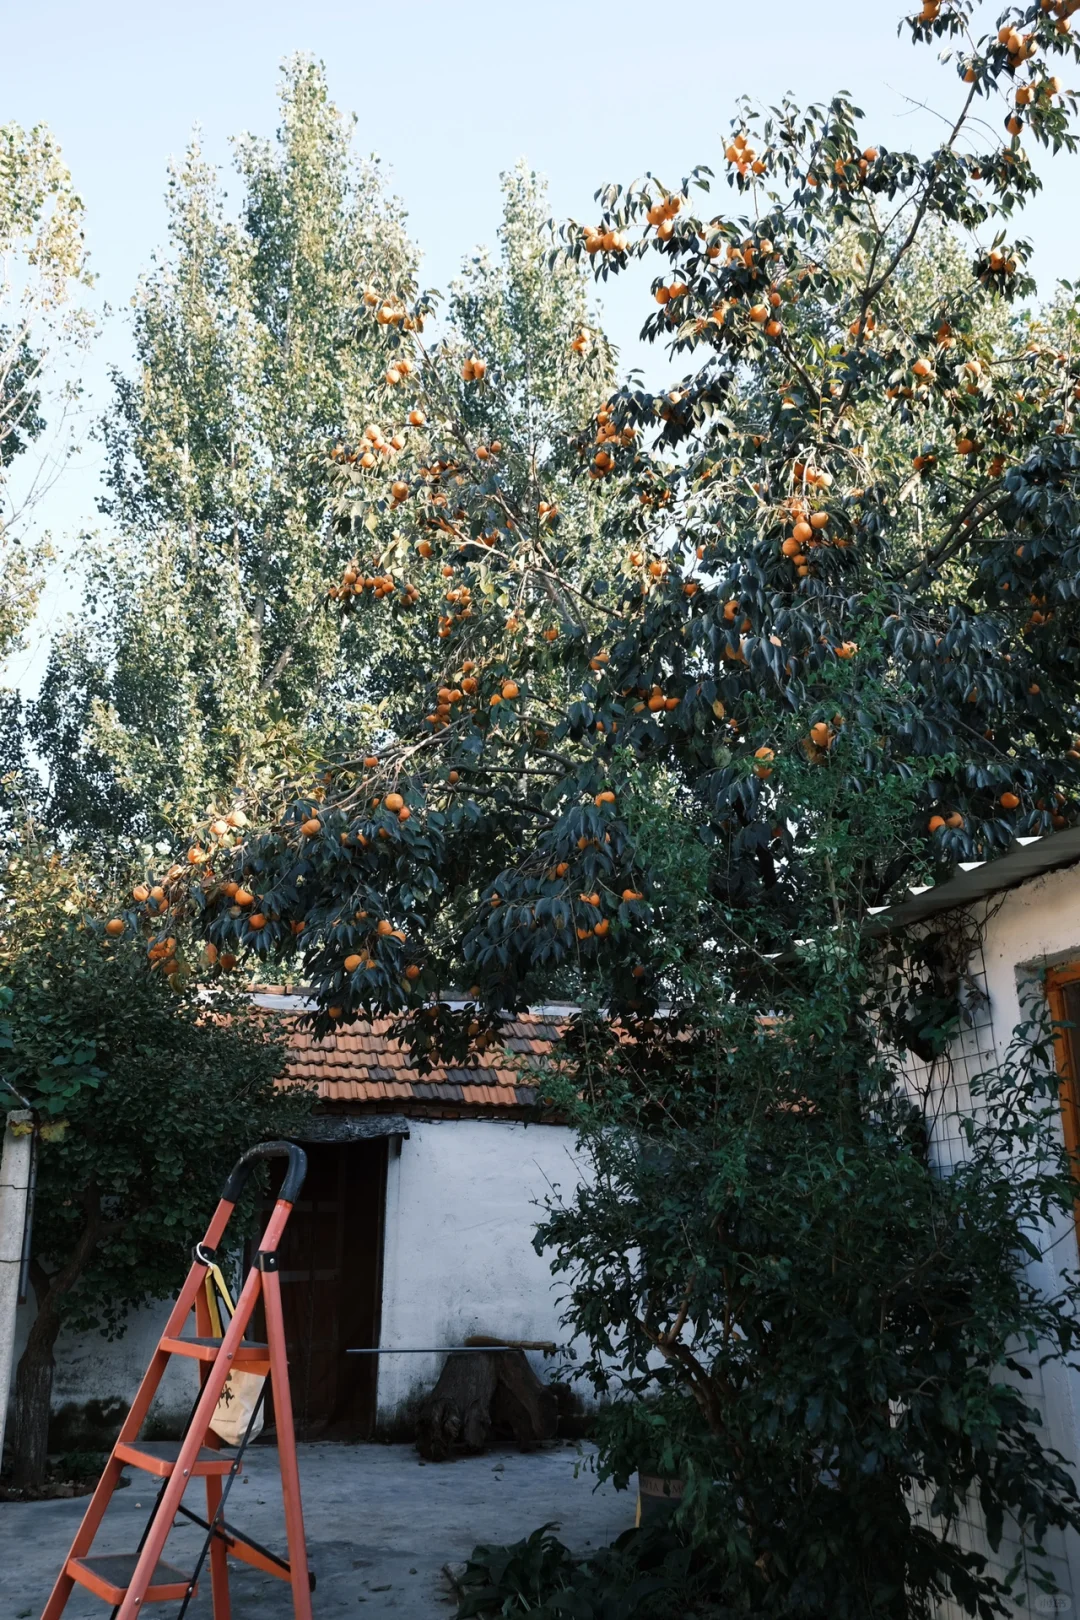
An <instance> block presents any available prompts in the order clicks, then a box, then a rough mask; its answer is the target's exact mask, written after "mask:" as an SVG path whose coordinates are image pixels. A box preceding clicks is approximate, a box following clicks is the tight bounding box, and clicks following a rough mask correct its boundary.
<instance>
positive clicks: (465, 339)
mask: <svg viewBox="0 0 1080 1620" xmlns="http://www.w3.org/2000/svg"><path fill="white" fill-rule="evenodd" d="M502 188H503V222H502V225H501V227H500V230H499V244H500V247H501V250H502V251H501V253H500V255H499V257H498V258H497V259H493V258H492V257H491V256H490V255H489V254H487V253H478V254H477V255H476V256H475V257H474V258H473V259H472V260H470V262H469V263H468V264H467V265H466V266H465V269H464V273H463V275H462V277H461V279H460V280H459V281H457V282H456V283H455V284H454V286H453V287H452V288H451V297H450V321H451V325H452V328H453V333H454V337H455V339H456V340H457V342H458V344H459V346H460V348H461V350H462V351H463V352H467V353H475V354H479V355H481V356H483V358H484V359H485V360H486V361H487V362H488V364H489V365H490V366H492V367H494V368H495V369H496V370H497V371H498V374H499V378H500V384H501V386H500V397H499V401H498V408H499V415H500V421H499V423H498V426H499V427H500V429H502V430H503V432H504V435H505V436H506V438H507V439H508V443H509V446H510V447H511V449H512V452H513V453H515V454H518V455H521V456H523V457H525V458H527V459H528V461H529V462H530V464H531V465H532V467H533V468H534V469H535V472H536V474H539V472H540V470H541V469H542V467H543V465H544V462H545V460H546V459H547V458H549V457H550V456H551V455H552V453H553V450H554V447H555V445H556V443H557V442H558V441H560V440H561V439H562V438H563V437H564V436H565V434H566V433H567V431H568V429H569V430H572V429H573V428H574V427H578V426H582V425H584V423H585V422H586V421H587V420H588V418H589V416H590V415H591V414H592V413H593V412H594V411H595V410H596V408H597V407H598V406H599V405H600V404H601V403H602V402H603V400H604V399H606V397H607V395H608V393H609V392H610V390H611V388H612V386H613V384H614V367H613V355H612V351H611V347H610V345H609V343H608V341H607V339H606V338H605V336H604V333H603V332H602V330H601V329H600V324H599V317H598V315H597V313H596V312H595V310H592V309H590V307H589V301H588V280H587V278H586V277H585V276H583V275H582V273H581V268H580V266H578V265H577V264H575V263H574V262H573V261H572V260H570V259H567V258H566V257H565V256H563V255H560V256H559V257H558V258H556V259H554V260H553V259H552V246H553V241H552V237H551V234H550V232H549V230H548V229H547V218H548V207H547V189H546V187H545V185H544V183H543V181H541V180H540V179H538V177H537V176H536V175H535V174H534V173H532V172H531V171H530V170H529V169H528V168H527V167H526V166H525V164H523V163H519V164H518V165H517V167H516V168H514V169H511V170H510V171H509V172H508V173H506V174H504V175H503V177H502ZM579 333H581V334H583V335H584V336H585V338H586V339H587V343H586V347H585V349H584V350H583V351H582V352H581V353H580V354H579V353H577V352H575V351H574V350H573V349H572V348H571V347H570V345H571V342H572V341H573V339H574V338H575V337H577V335H578V334H579ZM539 493H540V494H541V495H543V494H546V493H548V492H547V491H546V490H544V489H543V488H541V489H540V490H539Z"/></svg>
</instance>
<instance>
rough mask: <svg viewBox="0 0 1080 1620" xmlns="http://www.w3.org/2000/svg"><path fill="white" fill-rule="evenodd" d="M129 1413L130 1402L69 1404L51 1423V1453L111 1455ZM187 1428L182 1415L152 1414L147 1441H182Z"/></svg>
mask: <svg viewBox="0 0 1080 1620" xmlns="http://www.w3.org/2000/svg"><path fill="white" fill-rule="evenodd" d="M127 1413H128V1402H127V1401H120V1400H108V1401H66V1402H65V1403H64V1405H63V1406H59V1407H57V1408H56V1410H55V1411H54V1412H53V1414H52V1417H51V1419H50V1420H49V1450H50V1451H51V1452H57V1451H111V1450H112V1447H113V1444H114V1442H115V1440H116V1437H117V1435H118V1434H119V1433H120V1425H121V1424H122V1423H123V1421H124V1419H125V1418H126V1417H127ZM183 1427H184V1419H183V1416H182V1415H180V1414H178V1413H170V1412H154V1411H153V1410H151V1412H150V1414H149V1416H148V1418H147V1420H146V1422H145V1424H144V1425H143V1439H144V1440H178V1439H179V1438H180V1435H181V1434H182V1432H183Z"/></svg>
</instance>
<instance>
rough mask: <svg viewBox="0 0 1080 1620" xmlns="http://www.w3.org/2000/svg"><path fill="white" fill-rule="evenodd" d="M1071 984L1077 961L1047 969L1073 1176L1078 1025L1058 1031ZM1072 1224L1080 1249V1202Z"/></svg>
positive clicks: (1077, 977)
mask: <svg viewBox="0 0 1080 1620" xmlns="http://www.w3.org/2000/svg"><path fill="white" fill-rule="evenodd" d="M1073 984H1080V960H1077V961H1075V962H1066V963H1063V964H1062V965H1061V966H1060V967H1055V968H1050V970H1049V971H1048V973H1047V975H1046V1000H1047V1003H1048V1005H1049V1008H1050V1016H1051V1018H1052V1019H1053V1021H1054V1025H1055V1028H1054V1050H1055V1053H1056V1055H1057V1071H1058V1074H1059V1075H1060V1076H1061V1093H1060V1095H1061V1125H1062V1130H1063V1132H1064V1136H1065V1148H1066V1151H1067V1152H1068V1154H1069V1157H1070V1158H1071V1159H1072V1162H1073V1166H1074V1169H1075V1171H1076V1173H1077V1174H1080V1072H1078V1069H1080V1023H1077V1024H1076V1027H1074V1028H1073V1029H1071V1030H1066V1029H1062V1028H1061V1025H1063V1024H1067V1023H1068V1022H1069V1021H1070V1020H1069V1015H1068V1012H1067V1010H1066V1005H1065V990H1066V987H1067V986H1068V985H1073ZM1073 1223H1074V1225H1075V1227H1076V1239H1077V1245H1078V1247H1080V1201H1078V1202H1077V1203H1076V1204H1074V1206H1073Z"/></svg>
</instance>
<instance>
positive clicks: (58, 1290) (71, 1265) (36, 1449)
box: [11, 1184, 101, 1490]
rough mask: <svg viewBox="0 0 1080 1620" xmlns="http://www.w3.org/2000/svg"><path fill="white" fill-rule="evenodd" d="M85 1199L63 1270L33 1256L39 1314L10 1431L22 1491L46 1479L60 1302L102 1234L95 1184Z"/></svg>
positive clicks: (18, 1377) (23, 1359) (19, 1376)
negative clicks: (50, 1271)
mask: <svg viewBox="0 0 1080 1620" xmlns="http://www.w3.org/2000/svg"><path fill="white" fill-rule="evenodd" d="M84 1204H85V1208H86V1225H85V1226H84V1227H83V1229H82V1231H81V1232H80V1233H79V1237H78V1241H77V1242H76V1244H75V1247H74V1248H73V1249H72V1251H71V1254H70V1255H69V1256H68V1258H67V1260H66V1261H65V1262H64V1264H63V1265H62V1266H61V1267H60V1270H59V1271H57V1272H54V1273H53V1275H52V1276H51V1277H50V1276H49V1275H48V1274H47V1273H46V1272H45V1271H44V1269H43V1268H42V1266H41V1265H40V1263H39V1262H38V1261H36V1260H32V1261H31V1264H30V1275H31V1278H32V1279H33V1284H34V1295H35V1297H36V1299H37V1315H36V1316H35V1318H34V1321H33V1325H32V1326H31V1328H30V1332H29V1335H28V1336H27V1340H26V1349H25V1350H24V1351H23V1353H22V1355H21V1356H20V1358H19V1366H18V1370H17V1371H16V1374H15V1420H14V1423H13V1425H12V1436H11V1443H12V1449H13V1451H14V1454H15V1475H14V1478H15V1484H16V1485H17V1486H19V1487H20V1488H21V1489H23V1490H33V1489H35V1488H36V1487H37V1486H39V1485H40V1484H41V1483H42V1482H43V1480H44V1478H45V1469H46V1467H47V1463H48V1450H49V1417H50V1414H51V1410H52V1385H53V1371H54V1369H55V1367H56V1363H55V1361H54V1359H53V1349H54V1347H55V1345H56V1340H57V1336H58V1335H59V1332H60V1301H61V1300H62V1299H63V1297H64V1295H65V1294H66V1293H67V1292H68V1290H69V1289H70V1288H71V1287H72V1286H73V1285H74V1284H75V1283H76V1282H78V1280H79V1278H80V1277H81V1276H82V1274H83V1271H84V1270H85V1268H86V1264H87V1262H88V1260H89V1259H90V1256H91V1255H92V1254H93V1252H94V1250H95V1249H96V1248H97V1244H98V1239H99V1237H100V1235H101V1211H100V1206H99V1204H98V1194H97V1188H96V1187H95V1186H94V1185H93V1184H91V1186H90V1187H89V1188H88V1189H87V1192H86V1197H85V1200H84Z"/></svg>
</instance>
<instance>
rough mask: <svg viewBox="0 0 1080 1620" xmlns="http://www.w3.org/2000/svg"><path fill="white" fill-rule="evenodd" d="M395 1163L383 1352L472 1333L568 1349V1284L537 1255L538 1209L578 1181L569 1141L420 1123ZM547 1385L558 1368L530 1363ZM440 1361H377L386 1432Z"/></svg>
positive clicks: (462, 1124) (556, 1130) (471, 1125)
mask: <svg viewBox="0 0 1080 1620" xmlns="http://www.w3.org/2000/svg"><path fill="white" fill-rule="evenodd" d="M410 1128H411V1135H410V1137H409V1139H408V1140H407V1141H406V1142H403V1143H402V1149H401V1153H400V1155H399V1156H394V1155H391V1158H390V1164H389V1175H388V1178H387V1188H386V1233H385V1245H384V1253H383V1303H382V1331H381V1336H380V1344H381V1345H383V1346H409V1345H412V1346H427V1345H444V1344H460V1343H461V1342H462V1340H463V1338H464V1336H465V1335H466V1334H469V1333H487V1334H492V1335H496V1336H505V1337H506V1338H508V1339H553V1340H555V1341H556V1342H558V1343H561V1342H562V1340H563V1334H562V1331H561V1330H560V1328H559V1316H560V1314H561V1311H560V1305H559V1300H560V1295H562V1294H563V1293H564V1292H565V1289H566V1279H565V1278H563V1277H559V1278H555V1277H553V1276H552V1274H551V1267H550V1257H547V1258H544V1257H542V1256H540V1255H538V1254H537V1253H536V1252H535V1250H534V1249H533V1246H532V1235H533V1230H534V1228H535V1227H536V1225H537V1222H538V1221H539V1219H540V1218H541V1214H542V1210H541V1209H540V1208H539V1207H538V1203H542V1201H543V1200H544V1198H545V1197H547V1196H548V1195H549V1194H551V1193H553V1192H555V1193H557V1192H558V1190H559V1188H560V1186H561V1189H562V1193H563V1196H566V1197H569V1195H570V1194H571V1193H572V1192H573V1189H574V1187H575V1186H576V1185H577V1183H578V1180H579V1179H580V1176H581V1173H582V1171H581V1165H580V1163H579V1161H578V1159H577V1156H576V1153H575V1139H574V1133H573V1131H571V1130H569V1129H567V1128H566V1127H564V1126H559V1125H524V1124H520V1123H517V1122H514V1121H509V1120H506V1121H504V1120H483V1119H477V1120H417V1121H415V1122H413V1123H412V1125H411V1127H410ZM530 1359H531V1360H532V1361H533V1364H534V1366H535V1367H536V1369H537V1371H538V1372H539V1373H540V1374H541V1376H545V1371H546V1375H547V1376H550V1373H551V1363H550V1362H548V1363H545V1362H544V1359H543V1357H542V1356H540V1355H533V1356H531V1358H530ZM441 1366H442V1358H441V1357H439V1356H380V1358H379V1385H378V1408H379V1421H380V1423H382V1424H385V1423H390V1422H392V1421H393V1419H394V1418H395V1416H396V1415H397V1414H399V1413H400V1412H401V1411H402V1409H403V1408H404V1407H405V1405H406V1403H407V1402H408V1401H409V1400H410V1398H411V1397H412V1396H413V1395H415V1394H419V1393H421V1392H422V1391H424V1390H427V1389H430V1388H431V1386H432V1384H433V1383H434V1381H435V1379H436V1378H437V1377H438V1374H439V1370H440V1368H441Z"/></svg>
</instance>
